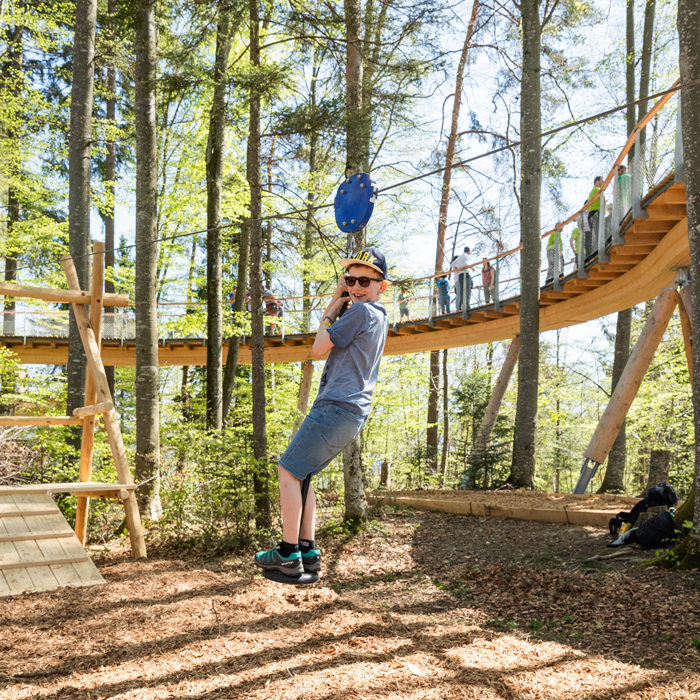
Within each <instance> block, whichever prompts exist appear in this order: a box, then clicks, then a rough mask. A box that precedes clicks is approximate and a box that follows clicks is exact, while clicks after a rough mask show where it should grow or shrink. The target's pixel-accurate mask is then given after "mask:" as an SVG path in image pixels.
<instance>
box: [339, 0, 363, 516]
mask: <svg viewBox="0 0 700 700" xmlns="http://www.w3.org/2000/svg"><path fill="white" fill-rule="evenodd" d="M361 33H362V2H361V0H345V35H346V38H347V55H346V64H345V80H346V85H345V137H346V149H347V154H346V166H345V174H346V176H347V177H350V176H352V175H354V174H356V173H358V172H362V171H363V170H365V172H366V169H367V168H368V167H369V164H368V161H369V154H368V153H366V152H365V151H364V148H363V144H364V139H363V133H364V128H363V123H364V122H363V119H364V114H363V110H362V91H363V64H362V52H361V45H360V36H361ZM364 247H365V229H361V230H360V231H355V232H354V234H350V235H349V236H348V254H350V253H352V250H353V249H354V250H356V251H357V250H362V248H364ZM343 477H344V485H345V520H346V521H347V522H349V523H351V524H353V525H355V526H357V525H359V524H361V523H363V522H364V521H365V520H367V499H366V498H365V487H364V479H363V466H362V437H361V435H358V436H357V437H356V438H355V440H353V441H352V442H351V443H350V444H349V445H348V446H347V447H346V448H345V449H344V450H343Z"/></svg>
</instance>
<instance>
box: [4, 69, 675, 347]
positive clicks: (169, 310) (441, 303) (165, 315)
mask: <svg viewBox="0 0 700 700" xmlns="http://www.w3.org/2000/svg"><path fill="white" fill-rule="evenodd" d="M677 85H678V82H677V83H676V84H675V85H674V86H673V87H676V86H677ZM674 94H675V93H669V94H667V95H665V96H664V97H662V98H661V99H660V100H659V101H658V102H657V103H656V104H655V105H654V106H653V107H652V108H651V109H650V110H649V112H648V113H647V114H646V115H645V117H644V118H643V119H642V120H640V122H639V123H638V124H637V126H636V127H635V129H634V132H633V133H632V135H631V136H630V138H629V139H628V140H627V143H626V144H625V147H624V148H623V149H622V151H620V153H619V155H618V156H617V158H616V159H615V162H614V164H613V166H612V168H611V169H610V171H609V173H608V175H607V177H606V178H605V180H604V182H603V185H602V187H601V191H600V193H599V194H598V195H596V196H595V197H594V198H593V199H592V200H591V201H590V202H586V203H585V204H584V206H582V207H581V208H580V209H579V210H578V211H576V212H575V213H573V214H571V215H570V216H569V217H568V218H566V219H565V220H564V221H562V222H561V223H557V224H556V226H555V227H554V229H553V230H551V231H547V232H545V233H544V234H542V236H541V239H542V240H543V241H544V242H545V243H544V246H543V255H542V259H543V261H544V262H545V263H547V264H546V266H544V267H543V268H542V271H541V277H540V284H541V285H547V284H549V283H551V284H552V288H553V289H554V291H560V290H561V279H560V278H561V277H562V276H566V275H569V274H572V273H574V272H577V274H578V276H579V277H587V276H588V273H587V272H586V270H585V266H586V265H585V262H586V259H587V258H589V257H595V256H596V255H597V261H598V262H606V261H607V260H608V258H607V251H608V246H609V245H610V244H612V245H619V244H621V243H623V242H624V240H623V236H624V232H625V230H626V227H627V226H628V225H629V222H631V221H632V220H633V219H640V218H646V216H647V214H646V212H645V211H644V210H643V209H642V206H641V203H642V199H643V197H644V194H645V193H646V192H648V191H649V189H650V188H652V187H653V186H654V184H655V183H658V182H659V181H661V180H662V179H663V178H664V177H666V176H667V175H668V174H670V173H671V172H674V173H675V175H674V182H676V183H678V184H681V183H683V182H684V178H683V148H682V141H681V138H680V137H681V133H680V106H678V108H677V110H676V119H672V118H669V119H665V120H664V119H663V115H662V114H661V111H662V109H663V107H664V106H665V105H666V104H667V103H668V102H669V100H670V99H671V97H673V95H674ZM647 127H649V128H647ZM643 133H645V135H646V139H645V142H644V144H642V138H641V137H642V134H643ZM630 151H632V152H633V153H634V157H633V158H631V159H630V161H631V162H630V166H631V167H630V168H629V169H630V171H631V172H630V174H629V176H628V177H627V178H622V179H621V178H618V177H617V169H618V165H621V164H622V162H623V160H624V159H625V157H626V156H627V155H628V153H630ZM611 185H612V186H611ZM590 186H591V187H592V186H593V174H591V177H590ZM586 196H587V192H586V193H583V194H582V200H583V199H584V198H585V197H586ZM596 200H600V211H601V212H605V214H604V215H603V216H600V215H599V216H598V220H597V230H594V231H591V230H590V228H589V227H588V212H587V208H588V207H590V205H591V204H592V203H593V202H595V201H596ZM594 223H595V220H594ZM569 224H574V225H575V226H576V227H577V228H578V230H579V243H580V245H579V246H578V251H577V253H576V254H575V253H574V252H573V251H572V249H571V247H570V245H569V236H566V235H565V234H564V228H565V227H566V226H567V225H569ZM572 228H573V227H572ZM554 233H558V234H559V235H555V236H554V237H553V239H554V240H553V247H552V248H550V249H549V250H548V249H547V248H548V245H547V244H548V242H549V239H550V238H551V237H552V234H554ZM569 233H570V232H569ZM521 249H522V246H518V247H516V248H513V249H511V250H507V251H503V252H499V253H497V254H496V255H493V256H491V257H488V258H487V260H488V261H489V264H490V265H491V268H492V270H493V272H492V284H489V285H484V284H483V283H482V275H481V271H482V265H483V263H482V260H483V258H481V259H480V260H478V261H477V262H474V263H472V264H470V265H468V266H467V267H465V268H462V269H460V270H446V271H444V272H442V273H439V274H437V275H428V276H426V277H422V278H418V279H409V280H393V281H392V282H391V283H390V287H389V290H388V291H387V294H386V295H385V298H384V301H385V304H386V307H387V310H388V311H389V318H390V322H391V325H392V326H393V327H394V328H397V327H398V326H399V325H401V324H402V323H408V322H415V321H427V322H428V323H429V324H430V325H434V323H435V320H436V319H438V318H439V317H440V316H444V315H446V314H448V313H450V314H454V313H455V312H461V314H462V316H463V317H464V318H468V317H469V315H470V314H471V313H472V312H473V311H474V310H476V309H493V310H495V311H497V312H498V311H500V310H501V307H502V306H503V304H504V303H507V302H512V301H513V300H516V299H517V298H518V297H519V296H520V255H519V253H520V251H521ZM484 257H486V256H484ZM445 275H447V276H448V280H449V297H448V299H449V300H448V301H446V300H445V298H444V296H443V297H442V298H441V297H440V296H439V294H438V287H437V285H436V282H437V281H438V280H439V279H440V278H441V277H443V276H445ZM467 276H468V277H469V279H467ZM329 296H330V294H325V295H312V296H309V297H285V298H278V299H277V300H276V301H277V302H278V305H279V307H280V309H281V316H277V315H274V314H276V313H277V311H275V312H273V314H271V315H269V316H267V317H266V319H265V328H266V331H265V332H266V334H267V335H277V336H286V335H291V334H297V333H306V332H315V331H316V329H317V328H318V324H319V323H320V321H321V314H322V312H323V309H324V308H325V305H326V303H327V301H328V297H329ZM222 304H223V305H224V306H225V309H226V313H225V314H224V337H230V336H231V335H234V334H236V332H240V333H242V334H243V335H249V334H250V321H249V318H248V314H247V313H243V314H241V316H240V317H239V318H238V319H236V318H235V317H234V313H233V311H232V310H231V305H230V302H222ZM305 307H311V308H305ZM160 309H161V311H160V312H159V316H158V321H159V337H160V338H161V339H168V338H193V339H195V338H205V337H206V325H207V324H206V304H205V303H203V302H194V303H186V302H181V303H180V302H168V303H167V304H163V305H162V306H161V307H160ZM2 335H4V336H13V337H18V336H19V337H24V338H32V337H34V338H36V337H53V338H62V337H67V336H68V312H67V311H58V310H53V309H46V308H45V307H44V308H41V309H37V308H36V307H30V306H29V305H28V304H27V302H26V301H25V300H18V301H16V302H15V308H14V310H8V309H6V310H5V311H4V312H3V328H2ZM134 336H135V318H134V311H133V308H128V309H124V310H119V311H117V312H115V313H109V314H104V321H103V337H104V338H105V339H111V340H115V339H116V340H121V341H122V342H124V341H127V340H133V338H134Z"/></svg>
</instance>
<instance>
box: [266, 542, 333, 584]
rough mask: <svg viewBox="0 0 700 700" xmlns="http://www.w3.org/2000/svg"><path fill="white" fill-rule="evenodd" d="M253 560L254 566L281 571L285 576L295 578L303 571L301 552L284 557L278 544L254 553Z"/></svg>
mask: <svg viewBox="0 0 700 700" xmlns="http://www.w3.org/2000/svg"><path fill="white" fill-rule="evenodd" d="M319 554H320V552H319ZM254 561H255V565H256V566H259V567H260V568H261V569H265V571H281V572H282V573H283V574H284V575H285V576H289V577H291V578H297V577H299V576H301V575H302V574H303V573H304V565H303V564H302V563H301V554H300V553H299V552H292V553H291V554H290V555H289V556H288V557H286V558H285V557H283V556H282V555H281V554H280V550H279V546H277V547H274V548H273V549H270V550H268V551H267V552H258V553H257V554H256V555H255V558H254ZM319 564H320V559H319Z"/></svg>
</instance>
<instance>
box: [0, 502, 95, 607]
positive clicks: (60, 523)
mask: <svg viewBox="0 0 700 700" xmlns="http://www.w3.org/2000/svg"><path fill="white" fill-rule="evenodd" d="M9 490H10V489H9V488H7V489H2V490H0V598H6V597H7V596H10V595H19V594H20V593H29V592H33V591H52V590H55V589H56V588H62V587H64V586H95V585H99V584H103V583H104V582H105V580H104V579H103V578H102V575H101V574H100V572H99V571H98V570H97V568H96V567H95V565H94V564H93V562H92V560H91V559H90V557H89V556H88V554H87V552H86V551H85V549H84V548H83V546H82V545H81V544H80V542H79V541H78V538H77V537H76V536H75V533H74V532H73V530H71V528H70V526H69V525H68V523H67V522H66V519H65V518H64V517H63V515H62V514H61V511H60V510H59V509H58V507H57V506H56V503H55V502H54V500H53V499H52V498H51V496H50V495H49V494H48V493H28V492H27V491H17V490H16V489H15V490H14V491H15V492H13V493H8V491H9Z"/></svg>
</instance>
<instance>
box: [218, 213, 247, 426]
mask: <svg viewBox="0 0 700 700" xmlns="http://www.w3.org/2000/svg"><path fill="white" fill-rule="evenodd" d="M249 240H250V226H249V224H248V223H244V224H243V225H242V226H241V235H240V240H239V242H238V275H237V279H236V296H235V298H234V300H233V315H234V327H235V326H236V325H237V324H238V320H239V319H240V317H241V315H242V314H243V308H244V307H245V298H246V294H247V292H246V287H247V286H248V258H249V251H248V248H249V245H248V242H249ZM240 347H241V334H240V333H238V332H235V333H234V335H232V336H231V337H230V338H229V341H228V355H227V356H226V366H225V367H224V385H223V391H222V405H221V420H222V425H225V424H226V421H227V419H228V414H229V411H230V410H231V402H232V399H233V390H234V389H235V388H236V367H237V366H238V351H239V350H240Z"/></svg>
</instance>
